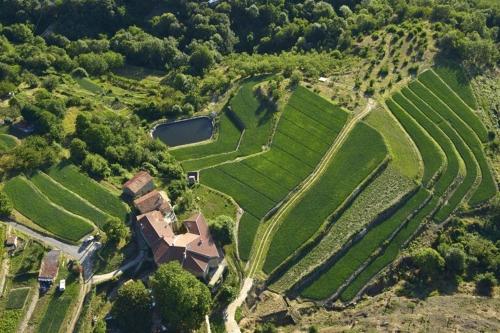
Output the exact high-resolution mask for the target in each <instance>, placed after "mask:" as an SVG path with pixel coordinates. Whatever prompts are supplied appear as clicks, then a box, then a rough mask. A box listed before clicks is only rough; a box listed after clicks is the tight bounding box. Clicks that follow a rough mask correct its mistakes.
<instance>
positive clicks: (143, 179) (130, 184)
mask: <svg viewBox="0 0 500 333" xmlns="http://www.w3.org/2000/svg"><path fill="white" fill-rule="evenodd" d="M152 180H153V177H151V175H150V174H149V173H148V172H146V171H139V172H138V173H136V174H135V176H134V177H132V178H131V179H130V180H128V181H127V182H126V183H125V184H123V188H124V189H125V188H127V189H129V190H130V191H131V192H132V193H137V192H139V191H140V189H141V188H143V187H144V186H145V185H146V184H147V183H149V182H150V181H152Z"/></svg>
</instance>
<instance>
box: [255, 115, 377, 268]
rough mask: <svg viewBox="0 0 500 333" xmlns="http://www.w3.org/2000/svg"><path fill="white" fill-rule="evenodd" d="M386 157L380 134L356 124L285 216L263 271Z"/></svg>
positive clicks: (312, 229) (302, 239)
mask: <svg viewBox="0 0 500 333" xmlns="http://www.w3.org/2000/svg"><path fill="white" fill-rule="evenodd" d="M386 156H387V149H386V146H385V144H384V140H383V139H382V136H381V135H380V134H379V133H378V132H377V131H375V130H374V129H373V128H371V127H370V126H368V125H366V124H363V123H360V124H358V125H356V126H355V127H354V129H353V130H352V132H351V133H350V135H349V137H348V138H347V140H346V142H345V143H344V144H343V145H342V147H341V148H340V150H339V151H338V152H337V154H336V155H335V157H334V159H333V160H332V162H331V163H330V165H329V166H328V168H327V169H326V171H325V173H324V175H323V176H322V177H321V178H320V179H319V180H318V181H317V182H316V183H315V184H314V185H313V187H312V188H311V189H310V190H309V191H308V192H307V193H306V194H305V195H304V196H303V197H302V198H301V200H300V202H299V203H298V204H297V205H296V206H295V207H293V208H292V210H291V211H290V212H289V213H288V215H287V216H286V217H285V218H284V221H283V222H282V224H281V225H280V227H279V229H278V230H277V231H276V233H275V235H274V238H273V240H272V242H271V245H270V248H269V251H268V255H267V257H266V261H265V263H264V268H263V269H264V272H266V273H271V272H272V271H273V270H274V269H275V268H276V267H278V266H279V265H280V264H281V263H283V262H284V261H285V260H286V259H287V258H288V257H289V256H290V255H292V254H293V253H294V252H295V251H296V250H297V249H299V248H300V247H301V246H302V245H303V244H304V243H305V242H307V241H308V239H309V238H310V237H312V236H313V235H314V234H315V233H316V232H317V231H318V229H320V228H321V226H322V225H323V224H324V223H325V221H326V220H327V218H328V217H329V216H330V215H331V214H332V213H334V212H335V211H336V210H337V209H338V208H339V207H341V205H342V204H343V203H344V201H345V200H346V199H347V198H348V197H349V195H350V194H351V193H352V192H353V191H354V190H355V189H356V188H357V187H358V186H360V184H362V183H363V182H364V180H365V179H366V178H367V177H368V176H369V175H370V174H371V173H372V172H373V171H374V170H375V169H376V168H377V167H378V166H379V165H380V163H381V162H382V161H383V160H384V159H385V158H386Z"/></svg>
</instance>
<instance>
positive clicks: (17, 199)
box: [4, 176, 94, 242]
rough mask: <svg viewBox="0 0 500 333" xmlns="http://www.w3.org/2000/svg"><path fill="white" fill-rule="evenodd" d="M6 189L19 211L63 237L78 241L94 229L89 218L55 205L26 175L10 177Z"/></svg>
mask: <svg viewBox="0 0 500 333" xmlns="http://www.w3.org/2000/svg"><path fill="white" fill-rule="evenodd" d="M4 191H5V193H6V194H7V195H8V196H9V198H10V199H11V200H12V203H13V205H14V208H15V209H16V210H17V211H18V212H20V213H21V214H22V215H24V216H26V217H27V218H29V219H30V220H31V221H33V222H34V223H36V224H38V225H39V226H41V227H42V228H44V229H46V230H47V231H49V232H51V233H53V234H54V235H56V236H59V237H61V238H63V239H66V240H69V241H72V242H76V241H78V240H79V239H80V238H82V237H83V236H85V235H86V234H88V233H90V232H92V230H93V229H94V228H93V226H92V225H91V224H90V223H89V222H88V221H87V220H84V219H83V218H81V217H79V216H77V215H73V214H71V213H69V212H68V211H66V210H64V209H62V208H61V207H58V206H56V205H54V204H53V203H52V202H50V201H49V200H48V199H47V197H45V196H44V195H43V194H42V193H41V192H40V191H39V190H38V189H37V188H36V187H35V186H34V185H33V184H32V183H31V182H30V181H29V180H27V179H26V178H24V177H21V176H18V177H16V178H12V179H10V180H9V181H8V182H7V183H6V184H5V187H4Z"/></svg>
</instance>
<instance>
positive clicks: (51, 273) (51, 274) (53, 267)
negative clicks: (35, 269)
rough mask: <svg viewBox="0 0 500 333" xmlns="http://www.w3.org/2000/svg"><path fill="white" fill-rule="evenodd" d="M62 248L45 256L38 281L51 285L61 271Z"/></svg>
mask: <svg viewBox="0 0 500 333" xmlns="http://www.w3.org/2000/svg"><path fill="white" fill-rule="evenodd" d="M60 257H61V251H60V250H52V251H50V252H48V253H47V254H46V255H45V257H43V260H42V265H41V266H40V272H39V273H38V282H40V285H42V284H43V285H49V286H50V285H51V284H52V283H53V282H54V280H55V279H56V277H57V274H58V273H59V259H60Z"/></svg>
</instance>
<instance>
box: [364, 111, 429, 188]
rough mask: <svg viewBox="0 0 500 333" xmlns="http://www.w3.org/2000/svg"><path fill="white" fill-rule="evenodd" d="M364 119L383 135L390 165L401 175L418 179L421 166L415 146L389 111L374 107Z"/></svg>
mask: <svg viewBox="0 0 500 333" xmlns="http://www.w3.org/2000/svg"><path fill="white" fill-rule="evenodd" d="M365 121H366V122H367V123H368V124H369V125H371V126H372V127H374V128H375V129H376V130H377V131H379V132H380V134H382V136H383V137H384V140H385V143H386V145H387V148H388V150H389V153H390V154H391V165H392V166H393V167H394V168H396V169H397V170H398V171H399V172H400V173H401V175H403V176H406V177H408V178H410V179H415V180H417V179H420V177H421V175H420V174H421V173H422V170H421V169H423V167H421V165H420V164H421V163H420V157H419V155H418V151H417V148H416V147H415V145H414V144H413V143H412V142H411V140H410V138H409V137H408V135H407V134H406V133H405V131H404V129H403V128H402V127H401V126H400V125H399V124H398V122H397V120H396V119H395V118H394V117H391V114H390V112H389V111H387V110H386V109H385V108H382V107H380V108H376V109H375V110H373V111H371V112H370V114H369V115H368V117H366V120H365Z"/></svg>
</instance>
